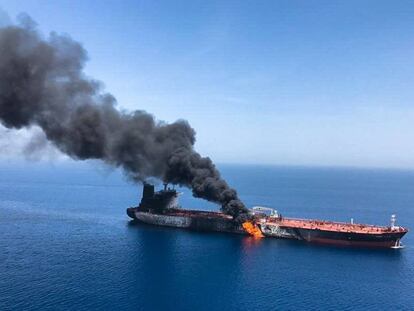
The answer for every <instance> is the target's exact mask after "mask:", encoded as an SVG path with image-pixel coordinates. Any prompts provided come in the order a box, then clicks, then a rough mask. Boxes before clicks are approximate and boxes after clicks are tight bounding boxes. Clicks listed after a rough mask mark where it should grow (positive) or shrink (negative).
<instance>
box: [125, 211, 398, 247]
mask: <svg viewBox="0 0 414 311" xmlns="http://www.w3.org/2000/svg"><path fill="white" fill-rule="evenodd" d="M127 214H128V216H129V217H131V218H133V219H135V220H137V221H139V222H142V223H145V224H150V225H156V226H163V227H173V228H183V229H189V230H196V231H215V232H227V233H237V234H243V235H247V233H246V231H245V230H243V228H242V227H241V226H239V225H236V224H235V223H234V221H233V220H232V218H231V217H229V216H225V215H224V214H221V213H215V212H204V211H189V210H182V211H178V212H177V211H176V212H174V211H169V212H165V213H162V214H159V213H153V212H147V211H141V210H140V209H138V208H128V209H127ZM256 225H257V226H258V227H259V229H260V231H261V232H262V233H263V235H264V236H265V237H272V238H283V239H294V240H300V241H305V242H309V243H317V244H326V245H337V246H351V247H364V248H400V247H402V246H401V243H400V239H401V238H402V237H403V236H404V234H405V233H406V232H388V233H378V234H366V233H365V234H364V233H356V232H338V231H328V230H319V229H306V228H298V227H289V226H283V225H280V224H278V223H269V222H264V223H260V222H259V223H257V224H256Z"/></svg>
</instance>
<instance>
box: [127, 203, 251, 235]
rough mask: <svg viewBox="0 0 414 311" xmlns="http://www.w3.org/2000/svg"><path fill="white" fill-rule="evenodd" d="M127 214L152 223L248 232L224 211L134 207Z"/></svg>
mask: <svg viewBox="0 0 414 311" xmlns="http://www.w3.org/2000/svg"><path fill="white" fill-rule="evenodd" d="M127 214H128V216H129V217H131V218H133V219H135V220H137V221H139V222H142V223H146V224H150V225H157V226H164V227H175V228H185V229H190V230H197V231H216V232H228V233H238V234H247V233H246V231H244V230H243V228H242V227H241V226H239V225H236V224H235V223H234V222H233V218H232V217H231V216H228V215H225V214H222V213H216V212H205V211H191V210H168V211H165V212H164V213H153V212H148V211H140V210H139V209H138V208H133V207H132V208H128V209H127Z"/></svg>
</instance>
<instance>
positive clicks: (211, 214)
mask: <svg viewBox="0 0 414 311" xmlns="http://www.w3.org/2000/svg"><path fill="white" fill-rule="evenodd" d="M166 215H170V216H187V217H203V218H222V219H228V220H232V219H233V217H231V216H230V215H226V214H224V213H220V212H210V211H199V210H184V209H174V210H170V211H168V213H166Z"/></svg>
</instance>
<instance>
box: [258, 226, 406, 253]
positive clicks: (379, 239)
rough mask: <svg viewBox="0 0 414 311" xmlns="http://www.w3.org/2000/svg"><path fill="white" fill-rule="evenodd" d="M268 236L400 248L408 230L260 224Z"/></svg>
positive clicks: (357, 245)
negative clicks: (358, 230)
mask: <svg viewBox="0 0 414 311" xmlns="http://www.w3.org/2000/svg"><path fill="white" fill-rule="evenodd" d="M259 227H260V229H261V230H262V232H263V234H264V235H265V236H267V237H274V238H290V239H295V240H302V241H306V242H310V243H318V244H327V245H337V246H352V247H372V248H399V247H401V243H400V240H401V238H402V237H403V236H404V235H405V233H406V232H390V233H381V234H362V233H355V232H336V231H327V230H318V229H305V228H292V227H285V226H278V225H274V224H265V225H263V224H262V225H259Z"/></svg>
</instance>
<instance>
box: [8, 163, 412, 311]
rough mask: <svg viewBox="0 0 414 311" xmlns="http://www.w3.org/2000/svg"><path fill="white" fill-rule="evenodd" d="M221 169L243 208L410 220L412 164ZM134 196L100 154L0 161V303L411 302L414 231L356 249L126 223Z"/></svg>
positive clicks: (80, 306) (157, 306)
mask: <svg viewBox="0 0 414 311" xmlns="http://www.w3.org/2000/svg"><path fill="white" fill-rule="evenodd" d="M220 169H221V170H222V173H223V175H224V176H225V177H226V179H227V180H228V182H229V183H230V184H231V185H232V186H234V187H235V188H236V189H237V190H238V192H239V194H240V196H241V198H242V199H243V200H244V202H245V203H246V204H247V205H248V206H253V205H265V206H271V207H275V208H277V209H278V210H279V211H280V212H281V213H282V214H283V215H285V216H291V217H306V218H318V219H331V220H337V221H349V220H350V218H351V217H353V218H354V220H355V221H356V222H362V223H374V224H389V219H390V215H391V214H392V213H395V214H397V224H400V225H402V226H406V227H409V228H411V229H414V172H413V171H402V170H374V169H349V168H346V169H345V168H305V167H267V166H240V165H221V166H220ZM140 195H141V187H139V186H136V185H134V184H132V183H130V182H128V181H127V180H126V179H125V178H124V177H123V176H122V174H121V173H120V172H118V171H111V170H109V169H107V168H103V167H102V166H100V165H99V164H97V163H69V164H67V163H65V164H62V163H54V164H41V163H25V164H15V163H14V164H13V163H2V164H0V310H209V311H211V310H386V309H387V310H414V232H409V233H408V234H407V235H406V237H405V238H404V239H403V243H404V244H405V245H406V248H405V249H402V250H364V249H350V248H339V247H326V246H314V245H309V244H305V243H302V242H298V241H287V240H277V239H264V240H259V241H256V240H254V239H252V238H249V237H242V236H238V235H231V234H222V233H200V232H190V231H184V230H179V229H169V228H161V227H151V226H147V225H134V224H131V223H130V221H129V219H128V217H127V215H126V214H125V209H126V208H127V207H129V206H133V205H136V204H137V202H138V200H139V198H140ZM181 204H182V205H183V206H184V207H187V208H195V209H213V210H214V209H217V207H216V206H215V205H212V204H208V203H206V202H204V201H202V200H199V199H194V198H192V197H191V194H190V193H189V192H188V191H187V190H185V189H183V194H182V195H181Z"/></svg>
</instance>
